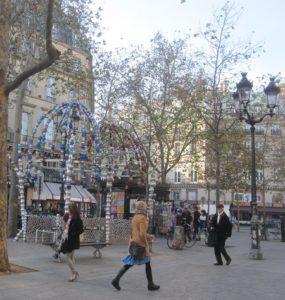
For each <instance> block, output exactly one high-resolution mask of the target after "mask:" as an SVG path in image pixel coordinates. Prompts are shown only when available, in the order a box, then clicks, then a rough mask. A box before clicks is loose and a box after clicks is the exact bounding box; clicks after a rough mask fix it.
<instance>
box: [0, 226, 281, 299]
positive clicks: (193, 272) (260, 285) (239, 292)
mask: <svg viewBox="0 0 285 300" xmlns="http://www.w3.org/2000/svg"><path fill="white" fill-rule="evenodd" d="M227 245H228V247H227V250H228V252H229V254H230V255H231V257H232V263H231V265H230V266H213V263H214V262H215V261H214V253H213V248H208V247H206V246H203V245H201V244H196V245H195V246H194V247H193V248H190V249H185V250H180V251H174V250H170V249H168V248H167V245H166V241H165V239H157V240H156V241H154V243H153V249H154V255H153V258H152V268H153V276H154V281H155V283H157V284H160V286H161V289H160V290H159V291H155V292H150V291H148V290H147V282H146V277H145V272H144V267H143V266H140V267H138V266H136V267H134V268H132V269H130V270H129V271H128V272H127V273H126V274H125V276H124V277H123V278H122V280H121V282H120V285H121V288H122V290H121V291H116V290H114V288H113V287H112V286H111V284H110V281H111V279H112V278H113V277H114V275H115V274H116V273H117V271H118V269H119V268H120V267H121V265H122V264H121V261H120V260H121V257H122V256H124V255H125V254H126V251H127V245H112V246H109V247H108V248H105V249H103V258H102V259H93V258H92V252H93V250H92V248H89V247H84V248H82V249H80V250H79V251H77V253H76V265H77V269H78V271H79V273H80V277H79V280H78V281H77V282H72V283H70V282H67V278H68V268H67V265H66V264H65V263H64V262H63V263H57V262H54V261H53V259H52V252H51V249H50V248H49V247H47V246H43V245H38V244H27V243H23V242H14V241H13V240H9V257H10V261H11V263H14V264H18V265H22V266H25V267H29V268H33V269H35V270H37V271H36V272H30V273H22V274H13V275H7V276H0V299H1V300H2V299H3V300H17V299H21V300H34V299H37V300H55V299H60V300H64V299H68V300H75V299H80V300H91V299H92V300H111V299H115V300H117V299H118V300H119V299H124V300H144V299H153V300H156V299H166V300H167V299H183V300H192V299H193V300H194V299H195V300H216V299H219V300H221V299H223V300H244V299H246V300H257V299H258V300H275V299H276V300H277V299H278V300H283V299H285V243H281V242H278V241H275V242H262V244H261V246H262V252H263V254H264V257H265V259H264V260H262V261H252V260H249V259H248V253H249V248H250V235H249V229H248V228H246V229H245V228H243V229H242V230H241V232H239V233H237V232H233V237H232V238H231V239H230V240H229V241H228V242H227Z"/></svg>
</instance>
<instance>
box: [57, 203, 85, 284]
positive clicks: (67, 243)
mask: <svg viewBox="0 0 285 300" xmlns="http://www.w3.org/2000/svg"><path fill="white" fill-rule="evenodd" d="M65 232H66V238H65V240H64V242H63V243H62V249H61V251H62V252H63V253H65V255H66V261H67V264H68V266H69V268H70V271H71V275H70V278H69V281H75V280H77V278H78V276H79V274H78V272H77V271H76V270H75V260H74V251H75V250H76V249H79V248H80V239H79V235H80V234H81V233H82V232H83V222H82V220H81V218H80V215H79V211H78V208H77V206H76V205H74V204H72V205H70V206H69V219H68V221H67V223H66V227H65Z"/></svg>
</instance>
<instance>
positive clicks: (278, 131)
mask: <svg viewBox="0 0 285 300" xmlns="http://www.w3.org/2000/svg"><path fill="white" fill-rule="evenodd" d="M271 135H279V136H280V135H281V128H280V126H279V125H272V128H271Z"/></svg>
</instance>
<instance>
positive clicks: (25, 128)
mask: <svg viewBox="0 0 285 300" xmlns="http://www.w3.org/2000/svg"><path fill="white" fill-rule="evenodd" d="M29 119H30V114H29V113H27V112H22V132H21V143H27V141H28V134H29Z"/></svg>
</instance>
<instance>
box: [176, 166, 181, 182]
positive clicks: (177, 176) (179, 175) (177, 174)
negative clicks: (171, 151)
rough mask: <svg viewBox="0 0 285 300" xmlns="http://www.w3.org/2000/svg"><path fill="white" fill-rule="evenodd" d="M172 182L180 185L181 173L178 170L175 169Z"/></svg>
mask: <svg viewBox="0 0 285 300" xmlns="http://www.w3.org/2000/svg"><path fill="white" fill-rule="evenodd" d="M174 182H175V183H180V182H181V173H180V170H179V169H176V170H175V172H174Z"/></svg>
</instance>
